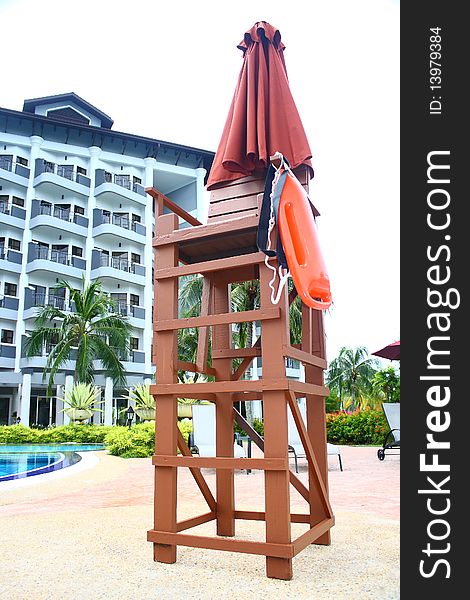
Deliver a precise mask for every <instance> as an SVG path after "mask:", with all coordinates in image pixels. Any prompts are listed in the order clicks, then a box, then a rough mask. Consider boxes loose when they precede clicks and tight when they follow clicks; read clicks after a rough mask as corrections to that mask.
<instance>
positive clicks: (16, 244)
mask: <svg viewBox="0 0 470 600" xmlns="http://www.w3.org/2000/svg"><path fill="white" fill-rule="evenodd" d="M8 247H9V248H10V250H17V251H18V252H19V251H20V248H21V242H20V240H15V239H13V238H10V239H9V240H8Z"/></svg>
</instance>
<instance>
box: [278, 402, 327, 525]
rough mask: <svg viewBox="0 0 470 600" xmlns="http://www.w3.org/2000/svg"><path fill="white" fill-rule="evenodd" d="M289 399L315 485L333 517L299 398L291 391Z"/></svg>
mask: <svg viewBox="0 0 470 600" xmlns="http://www.w3.org/2000/svg"><path fill="white" fill-rule="evenodd" d="M287 400H288V402H289V406H290V409H291V411H292V416H293V417H294V422H295V425H296V427H297V430H298V432H299V436H300V439H301V441H302V445H303V447H304V450H305V456H306V457H307V461H308V464H309V467H311V469H312V471H313V474H314V477H315V480H316V481H315V487H316V489H317V491H318V494H319V495H320V501H321V504H322V506H323V509H324V511H325V516H326V517H332V516H333V511H332V509H331V505H330V501H329V500H328V492H327V489H326V487H325V484H324V482H323V477H322V475H321V473H320V469H319V467H318V462H317V459H316V457H315V453H314V452H313V447H312V442H311V441H310V438H309V436H308V433H307V429H306V427H305V423H304V420H303V418H302V414H301V412H300V409H299V405H298V404H297V399H296V397H295V395H294V394H293V393H292V392H289V393H288V394H287Z"/></svg>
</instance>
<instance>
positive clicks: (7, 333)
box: [1, 329, 13, 344]
mask: <svg viewBox="0 0 470 600" xmlns="http://www.w3.org/2000/svg"><path fill="white" fill-rule="evenodd" d="M1 339H2V344H13V329H2V338H1Z"/></svg>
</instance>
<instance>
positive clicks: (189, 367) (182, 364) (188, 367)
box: [178, 360, 215, 376]
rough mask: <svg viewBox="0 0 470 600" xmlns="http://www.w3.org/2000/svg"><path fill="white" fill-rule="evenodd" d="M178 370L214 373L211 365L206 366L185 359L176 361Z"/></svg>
mask: <svg viewBox="0 0 470 600" xmlns="http://www.w3.org/2000/svg"><path fill="white" fill-rule="evenodd" d="M178 370H179V371H189V372H190V373H203V374H204V375H211V376H214V375H215V371H214V369H213V368H212V367H208V366H207V364H206V365H205V366H200V367H199V366H198V365H196V364H195V363H190V362H187V361H185V360H179V361H178Z"/></svg>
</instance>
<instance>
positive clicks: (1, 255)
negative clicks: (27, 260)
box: [0, 246, 23, 273]
mask: <svg viewBox="0 0 470 600" xmlns="http://www.w3.org/2000/svg"><path fill="white" fill-rule="evenodd" d="M22 260H23V254H22V253H21V252H18V251H17V250H11V249H10V248H4V247H3V246H0V270H4V271H10V272H13V273H21V262H22Z"/></svg>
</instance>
